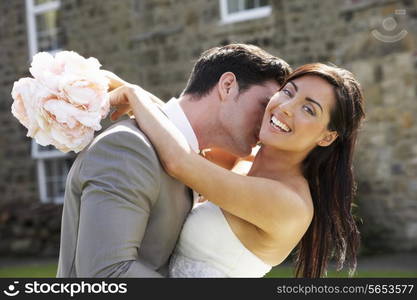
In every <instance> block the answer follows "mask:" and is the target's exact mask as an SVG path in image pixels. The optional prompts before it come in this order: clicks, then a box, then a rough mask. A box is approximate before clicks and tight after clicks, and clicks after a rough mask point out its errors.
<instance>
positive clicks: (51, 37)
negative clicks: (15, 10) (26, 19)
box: [36, 10, 63, 51]
mask: <svg viewBox="0 0 417 300" xmlns="http://www.w3.org/2000/svg"><path fill="white" fill-rule="evenodd" d="M58 20H59V19H58V10H51V11H48V12H45V13H42V14H38V15H36V31H37V37H38V51H51V50H55V49H59V48H61V47H62V40H63V36H62V32H61V31H60V30H59V23H58Z"/></svg>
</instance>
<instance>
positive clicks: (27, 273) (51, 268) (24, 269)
mask: <svg viewBox="0 0 417 300" xmlns="http://www.w3.org/2000/svg"><path fill="white" fill-rule="evenodd" d="M56 269H57V265H56V263H43V264H31V265H26V266H25V265H22V266H15V267H3V268H0V277H11V278H24V277H33V278H42V277H43V278H45V277H46V278H48V277H49V278H51V277H55V274H56ZM265 277H269V278H292V277H293V269H292V268H291V267H287V266H282V267H276V268H274V269H272V270H271V272H269V273H268V274H267V275H266V276H265ZM328 277H332V278H333V277H348V276H347V272H346V271H343V272H336V271H329V273H328ZM354 277H371V278H377V277H395V278H397V277H413V278H414V277H417V271H380V270H366V271H359V272H358V273H357V274H356V275H355V276H354Z"/></svg>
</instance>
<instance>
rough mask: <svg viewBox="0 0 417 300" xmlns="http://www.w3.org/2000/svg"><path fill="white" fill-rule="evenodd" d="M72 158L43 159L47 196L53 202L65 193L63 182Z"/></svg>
mask: <svg viewBox="0 0 417 300" xmlns="http://www.w3.org/2000/svg"><path fill="white" fill-rule="evenodd" d="M72 162H73V159H69V158H67V159H48V160H45V177H46V178H45V179H46V180H45V181H46V190H47V198H48V200H49V201H51V202H53V201H54V199H56V198H58V197H63V196H64V193H65V182H66V178H67V174H68V172H69V169H70V168H71V164H72Z"/></svg>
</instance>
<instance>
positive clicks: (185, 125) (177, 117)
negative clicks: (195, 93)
mask: <svg viewBox="0 0 417 300" xmlns="http://www.w3.org/2000/svg"><path fill="white" fill-rule="evenodd" d="M162 111H163V112H164V113H165V114H166V115H167V117H168V119H170V121H171V122H172V123H173V124H174V125H175V127H177V128H178V129H179V131H181V133H182V134H183V135H184V136H185V139H186V140H187V142H188V144H189V145H190V147H191V149H193V150H194V151H195V152H199V151H200V147H199V145H198V140H197V136H196V135H195V132H194V129H193V127H192V126H191V124H190V121H189V120H188V118H187V116H186V115H185V113H184V110H183V109H182V107H181V106H180V103H179V99H177V98H171V99H170V100H169V101H168V102H167V103H165V104H164V105H163V106H162Z"/></svg>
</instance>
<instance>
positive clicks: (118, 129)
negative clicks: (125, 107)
mask: <svg viewBox="0 0 417 300" xmlns="http://www.w3.org/2000/svg"><path fill="white" fill-rule="evenodd" d="M100 144H116V145H117V146H120V147H121V148H123V147H126V146H129V145H131V146H133V147H135V148H136V147H138V150H139V149H140V148H148V149H149V150H151V151H152V152H154V149H153V147H152V144H151V142H150V141H149V139H148V138H147V137H146V135H145V134H144V133H143V132H142V131H141V130H140V129H139V127H138V126H137V123H136V121H135V120H132V119H128V120H123V121H119V122H117V123H115V124H113V125H111V126H110V127H108V128H107V129H105V130H104V131H103V132H101V133H100V134H99V135H97V136H96V137H95V138H94V140H93V141H92V142H91V144H90V145H89V146H88V148H89V149H91V148H94V147H95V146H97V145H100Z"/></svg>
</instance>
